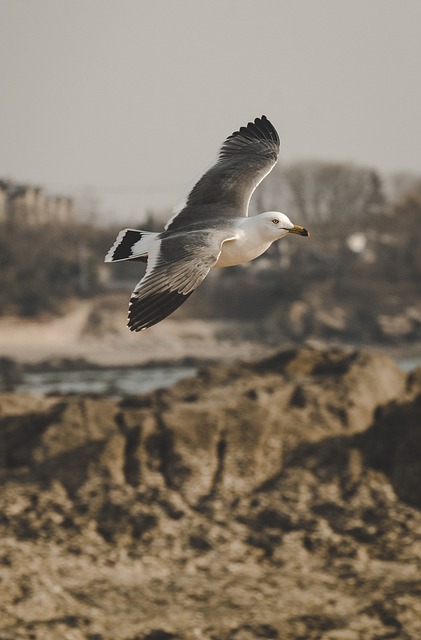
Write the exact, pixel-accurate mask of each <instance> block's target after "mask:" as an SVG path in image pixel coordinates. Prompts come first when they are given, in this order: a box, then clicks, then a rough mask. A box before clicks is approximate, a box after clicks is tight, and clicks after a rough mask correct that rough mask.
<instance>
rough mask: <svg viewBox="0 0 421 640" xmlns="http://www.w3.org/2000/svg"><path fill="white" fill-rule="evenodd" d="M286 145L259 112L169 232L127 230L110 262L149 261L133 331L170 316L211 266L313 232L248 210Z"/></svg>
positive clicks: (132, 311)
mask: <svg viewBox="0 0 421 640" xmlns="http://www.w3.org/2000/svg"><path fill="white" fill-rule="evenodd" d="M279 150H280V140H279V136H278V133H277V131H276V129H275V127H274V126H273V125H272V124H271V122H270V121H269V120H268V119H267V118H266V116H262V117H261V118H256V119H255V120H254V122H249V123H248V125H247V126H246V127H241V128H240V129H239V130H238V131H235V132H234V133H233V134H232V135H230V136H229V137H228V138H227V139H226V140H225V142H224V143H223V144H222V146H221V147H220V149H219V153H218V157H217V159H216V161H215V162H214V164H213V165H212V166H211V167H210V168H209V169H208V170H207V171H205V173H204V174H203V175H202V176H201V177H200V178H198V180H197V181H196V183H195V184H194V186H193V187H192V188H191V190H190V191H189V193H188V194H187V196H186V197H185V198H184V199H183V202H182V203H181V204H180V205H178V206H176V207H175V208H174V210H173V215H172V217H171V219H170V220H169V221H168V222H167V224H166V225H165V228H164V230H163V231H162V232H160V233H153V232H151V231H141V230H138V229H123V231H120V233H119V234H118V236H117V238H116V241H115V243H114V244H113V246H112V247H111V249H110V250H109V251H108V253H107V255H106V256H105V262H121V261H122V260H140V261H143V262H147V266H146V271H145V274H144V276H143V278H142V279H141V280H140V282H139V283H138V285H137V286H136V288H135V289H134V291H133V293H132V295H131V298H130V304H129V314H128V327H129V329H130V330H131V331H143V330H144V329H147V328H148V327H152V326H153V325H154V324H157V323H158V322H160V321H161V320H163V319H164V318H166V317H167V316H169V315H170V314H171V313H172V312H173V311H175V310H176V309H177V308H178V307H179V306H180V305H181V304H183V302H185V301H186V300H187V298H188V297H189V296H190V295H191V294H192V293H193V291H194V290H195V289H196V288H197V287H198V286H199V284H200V283H201V282H202V281H203V280H204V279H205V278H206V276H207V274H208V273H209V271H210V269H212V268H215V267H231V266H234V265H238V264H244V263H245V262H249V261H250V260H253V259H254V258H257V257H258V256H260V255H261V254H262V253H264V252H265V251H266V250H267V249H268V248H269V247H270V245H271V244H272V243H273V242H274V241H275V240H279V239H280V238H282V237H284V236H286V235H287V234H289V233H294V234H297V235H300V236H308V235H310V234H309V232H308V231H307V229H304V228H303V227H300V226H298V225H294V224H293V223H292V222H291V220H290V219H289V218H288V217H287V216H286V215H285V214H284V213H280V212H278V211H267V212H265V213H261V214H259V215H256V216H251V217H248V207H249V202H250V198H251V196H252V194H253V191H254V190H255V189H256V187H257V185H258V184H260V182H261V181H262V180H263V179H264V178H265V177H266V176H267V174H268V173H269V172H270V171H271V170H272V169H273V167H274V166H275V164H276V161H277V159H278V155H279Z"/></svg>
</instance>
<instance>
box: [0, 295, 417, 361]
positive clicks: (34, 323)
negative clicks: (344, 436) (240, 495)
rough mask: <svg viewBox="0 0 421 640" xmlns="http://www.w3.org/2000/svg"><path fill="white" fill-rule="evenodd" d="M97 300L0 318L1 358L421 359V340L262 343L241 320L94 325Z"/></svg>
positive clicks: (114, 321) (113, 321) (114, 316)
mask: <svg viewBox="0 0 421 640" xmlns="http://www.w3.org/2000/svg"><path fill="white" fill-rule="evenodd" d="M93 306H94V303H93V302H92V301H84V302H82V303H80V304H77V305H75V306H74V307H73V308H71V309H69V312H68V313H67V314H66V315H64V316H62V317H59V318H52V319H51V318H50V319H42V320H24V319H22V318H14V317H4V318H0V358H9V359H11V360H13V361H14V362H16V363H18V364H19V365H21V366H23V367H24V368H28V369H29V368H33V369H34V368H35V367H36V366H37V365H45V366H48V364H47V363H48V362H49V363H53V362H54V360H56V361H57V364H59V363H60V361H61V362H63V363H66V368H67V367H72V363H75V364H76V363H77V362H78V361H79V364H80V366H81V367H82V368H83V367H85V368H96V367H99V368H110V367H113V368H114V367H116V368H119V367H120V368H131V367H138V366H142V367H153V366H164V365H165V366H170V367H171V366H174V367H177V366H182V365H185V364H186V363H187V364H194V365H195V366H197V365H200V364H207V363H213V362H235V361H253V360H256V359H259V358H265V357H267V356H270V355H273V354H274V353H276V352H279V351H280V350H286V349H289V348H297V347H299V346H310V347H314V348H316V349H326V348H335V347H339V348H342V349H352V350H357V351H367V352H370V353H375V352H377V353H383V354H386V355H388V356H389V357H390V358H392V359H393V360H395V361H396V360H412V359H414V360H417V359H420V360H421V342H414V343H401V344H378V343H377V344H374V343H368V344H367V343H350V342H347V341H344V342H341V341H339V340H337V339H336V340H332V341H328V340H319V339H316V338H308V339H306V340H303V341H302V342H301V343H297V342H295V343H292V342H291V341H287V340H285V341H282V342H281V341H279V342H278V343H275V342H274V341H273V340H272V341H267V342H264V341H259V340H257V339H253V338H249V339H248V338H247V337H246V336H247V335H251V336H252V335H253V330H255V328H254V327H253V325H252V324H251V323H247V322H244V323H241V330H240V331H238V327H239V323H238V321H233V320H230V321H221V320H195V319H180V320H177V319H175V320H173V319H168V320H166V322H165V323H162V324H158V325H156V326H155V327H152V328H151V329H148V331H147V332H142V333H131V332H130V331H129V330H128V329H127V328H126V327H125V326H124V324H123V323H122V322H121V321H120V320H121V319H120V317H119V314H115V313H112V314H110V323H109V325H108V326H106V327H104V326H102V325H101V322H99V323H98V324H95V323H94V324H92V320H91V314H92V310H93Z"/></svg>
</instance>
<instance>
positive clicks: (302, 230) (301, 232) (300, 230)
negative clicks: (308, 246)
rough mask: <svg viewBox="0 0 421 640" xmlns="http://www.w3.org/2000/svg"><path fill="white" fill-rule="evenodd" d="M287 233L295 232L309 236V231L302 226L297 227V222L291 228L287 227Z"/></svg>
mask: <svg viewBox="0 0 421 640" xmlns="http://www.w3.org/2000/svg"><path fill="white" fill-rule="evenodd" d="M288 232H289V233H296V234H297V236H309V235H310V232H309V231H307V229H304V227H299V226H298V224H295V225H294V226H293V227H292V229H288Z"/></svg>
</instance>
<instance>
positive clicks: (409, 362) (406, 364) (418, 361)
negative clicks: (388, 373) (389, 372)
mask: <svg viewBox="0 0 421 640" xmlns="http://www.w3.org/2000/svg"><path fill="white" fill-rule="evenodd" d="M397 364H398V365H399V366H400V368H401V369H403V370H404V371H405V372H406V373H408V371H412V370H413V369H416V368H417V367H421V358H404V359H402V360H397Z"/></svg>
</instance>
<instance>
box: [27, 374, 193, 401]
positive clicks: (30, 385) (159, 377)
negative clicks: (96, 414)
mask: <svg viewBox="0 0 421 640" xmlns="http://www.w3.org/2000/svg"><path fill="white" fill-rule="evenodd" d="M195 373H196V369H195V368H194V367H154V368H152V367H151V368H146V369H141V368H139V369H119V368H115V369H95V370H94V369H88V370H83V371H43V372H32V373H25V374H24V377H23V381H22V383H21V384H18V385H16V387H15V391H19V392H24V393H26V392H35V393H40V394H43V395H47V394H50V393H53V394H54V393H57V394H66V393H77V394H85V393H98V394H107V395H113V396H120V395H135V394H137V393H148V392H149V391H153V390H154V389H159V388H163V387H170V386H171V385H172V384H174V383H175V382H177V381H178V380H181V379H182V378H186V377H188V376H192V375H194V374H195Z"/></svg>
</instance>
